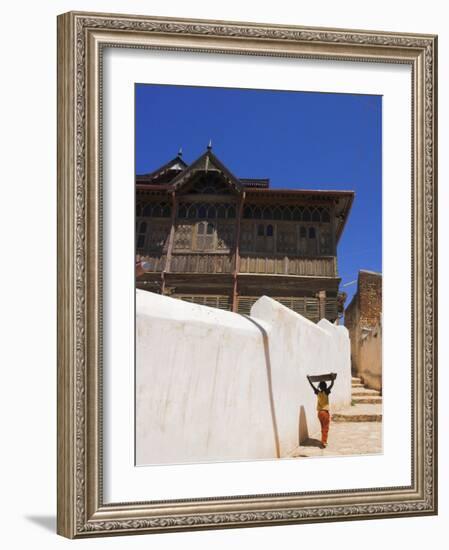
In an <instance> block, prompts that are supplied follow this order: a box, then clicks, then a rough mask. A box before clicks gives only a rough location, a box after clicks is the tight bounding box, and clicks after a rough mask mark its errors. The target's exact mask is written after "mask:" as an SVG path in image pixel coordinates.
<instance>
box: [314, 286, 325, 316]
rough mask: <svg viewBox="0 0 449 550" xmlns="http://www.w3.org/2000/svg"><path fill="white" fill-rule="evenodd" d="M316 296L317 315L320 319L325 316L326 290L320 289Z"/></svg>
mask: <svg viewBox="0 0 449 550" xmlns="http://www.w3.org/2000/svg"><path fill="white" fill-rule="evenodd" d="M316 296H317V298H318V317H319V320H320V321H321V319H324V318H325V317H326V291H325V290H320V291H319V292H318V293H317V295H316Z"/></svg>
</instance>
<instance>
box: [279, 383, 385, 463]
mask: <svg viewBox="0 0 449 550" xmlns="http://www.w3.org/2000/svg"><path fill="white" fill-rule="evenodd" d="M320 439H321V432H318V433H316V434H313V435H311V436H310V438H309V439H308V440H307V441H304V442H303V443H302V445H300V446H299V447H297V448H296V449H295V450H294V451H293V452H292V453H290V454H289V455H288V456H289V457H291V458H296V457H312V456H344V455H361V454H379V453H381V452H382V396H381V395H380V392H378V391H376V390H370V389H367V388H364V386H363V384H362V383H361V381H360V379H359V378H353V379H352V405H351V406H350V407H347V408H346V409H343V410H339V411H335V413H332V410H331V423H330V428H329V436H328V445H327V447H326V448H324V449H323V448H321V441H320Z"/></svg>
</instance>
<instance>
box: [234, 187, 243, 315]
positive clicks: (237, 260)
mask: <svg viewBox="0 0 449 550" xmlns="http://www.w3.org/2000/svg"><path fill="white" fill-rule="evenodd" d="M245 196H246V193H245V191H243V193H242V196H241V198H240V201H239V205H238V209H239V212H238V216H237V229H236V235H235V248H234V272H233V278H234V282H233V288H232V311H234V312H237V309H238V286H237V275H238V273H239V270H240V228H241V225H242V214H243V204H244V202H245Z"/></svg>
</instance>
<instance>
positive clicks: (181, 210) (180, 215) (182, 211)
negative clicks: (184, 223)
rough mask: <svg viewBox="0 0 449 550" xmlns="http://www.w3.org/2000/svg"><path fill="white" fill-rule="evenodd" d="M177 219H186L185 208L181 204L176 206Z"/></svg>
mask: <svg viewBox="0 0 449 550" xmlns="http://www.w3.org/2000/svg"><path fill="white" fill-rule="evenodd" d="M178 218H187V208H186V207H185V206H184V205H183V204H180V205H179V206H178Z"/></svg>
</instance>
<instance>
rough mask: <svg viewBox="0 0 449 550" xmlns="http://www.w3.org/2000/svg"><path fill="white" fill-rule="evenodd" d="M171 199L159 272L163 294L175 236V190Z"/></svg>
mask: <svg viewBox="0 0 449 550" xmlns="http://www.w3.org/2000/svg"><path fill="white" fill-rule="evenodd" d="M171 200H172V207H171V226H170V234H169V236H168V244H167V257H166V258H165V266H164V269H163V270H162V273H161V294H165V293H166V290H165V273H169V272H170V264H171V257H172V250H173V241H174V237H175V223H176V206H177V201H176V194H175V191H173V192H172V193H171Z"/></svg>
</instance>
